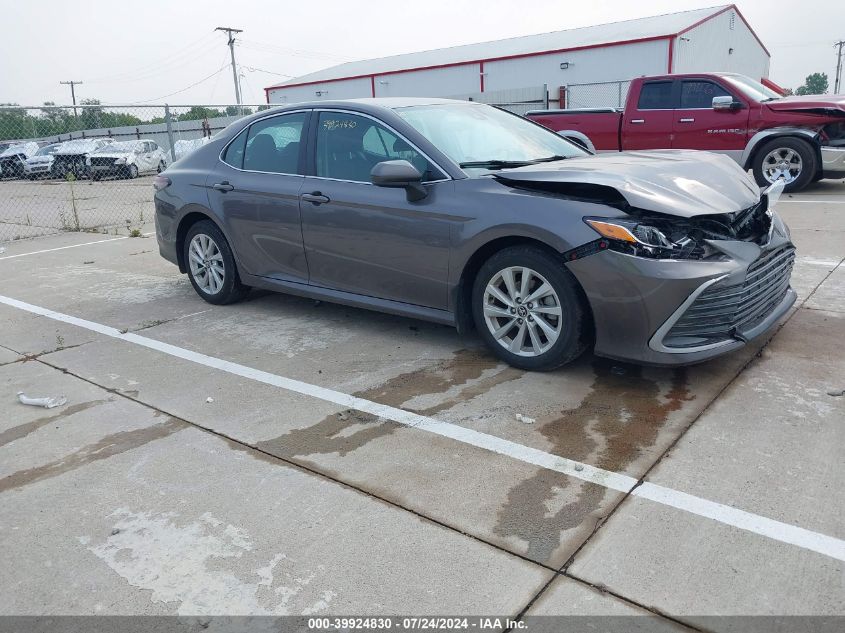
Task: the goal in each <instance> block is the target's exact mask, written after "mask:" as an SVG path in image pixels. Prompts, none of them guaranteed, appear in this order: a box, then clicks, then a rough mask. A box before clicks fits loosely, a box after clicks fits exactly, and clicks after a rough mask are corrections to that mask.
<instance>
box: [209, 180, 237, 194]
mask: <svg viewBox="0 0 845 633" xmlns="http://www.w3.org/2000/svg"><path fill="white" fill-rule="evenodd" d="M211 188H212V189H217V191H219V192H221V193H226V192H227V191H232V190H233V189H234V188H235V185H230V184H229V183H228V182H225V181H224V182H218V183H215V184H213V185H211Z"/></svg>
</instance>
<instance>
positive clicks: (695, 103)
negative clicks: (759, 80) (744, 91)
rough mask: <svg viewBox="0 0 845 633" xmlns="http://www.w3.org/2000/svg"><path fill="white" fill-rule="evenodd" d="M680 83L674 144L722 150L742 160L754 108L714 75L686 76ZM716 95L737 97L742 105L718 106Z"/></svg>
mask: <svg viewBox="0 0 845 633" xmlns="http://www.w3.org/2000/svg"><path fill="white" fill-rule="evenodd" d="M680 84H681V87H680V97H679V103H678V109H676V110H675V116H674V123H673V125H674V132H675V133H674V138H673V140H672V147H673V148H676V149H701V150H707V151H710V152H720V153H723V154H727V155H729V156H732V157H733V158H735V159H736V160H737V161H738V160H739V159H740V157H741V156H742V151H743V149H745V138H746V134H747V131H748V130H747V128H748V117H749V113H750V112H751V110H750V109H749V108H748V106H747V104H746V103H744V100H743V99H741V98H740V97H739V95H736V94H734V93H733V92H731V91H730V90H728V89H727V88H726V87H725V86H723V85H722V84H720V83H718V82H716V81H714V80H711V79H705V78H700V79H682V80H681V81H680ZM714 97H733V99H734V101H736V102H738V103H742V108H741V109H736V110H714V109H713V98H714Z"/></svg>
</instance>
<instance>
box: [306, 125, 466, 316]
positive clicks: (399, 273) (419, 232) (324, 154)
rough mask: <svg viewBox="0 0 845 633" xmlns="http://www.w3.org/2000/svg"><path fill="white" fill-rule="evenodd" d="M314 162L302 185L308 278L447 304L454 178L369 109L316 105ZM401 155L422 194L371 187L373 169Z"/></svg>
mask: <svg viewBox="0 0 845 633" xmlns="http://www.w3.org/2000/svg"><path fill="white" fill-rule="evenodd" d="M314 118H315V120H316V130H315V131H314V133H313V143H314V150H313V153H314V156H315V159H314V163H313V165H310V166H309V168H310V169H311V170H312V171H311V174H312V175H309V176H307V177H306V178H305V183H304V185H303V189H302V198H303V200H302V232H303V236H304V240H305V248H306V253H307V257H308V268H309V271H310V282H311V283H312V284H313V285H317V286H322V287H326V288H333V289H337V290H343V291H346V292H352V293H356V294H361V295H366V296H369V297H376V298H380V299H390V300H394V301H401V302H405V303H413V304H417V305H422V306H426V307H431V308H439V309H445V308H446V307H447V301H448V292H447V276H448V263H449V235H450V226H451V219H450V218H449V217H448V216H446V215H445V214H444V213H443V212H442V208H443V207H442V204H443V202H442V201H443V197H444V196H447V195H449V192H451V191H452V187H453V185H452V182H451V181H450V180H449V179H448V176H446V175H445V174H444V173H443V172H442V171H441V170H440V169H439V168H438V167H437V166H436V165H434V164H433V163H432V162H431V161H429V159H428V158H426V157H425V156H424V155H423V153H422V152H421V151H419V150H418V149H417V148H415V147H413V146H411V145H410V144H409V143H408V142H407V141H406V140H405V139H403V138H402V137H401V136H400V135H399V134H398V133H397V132H395V131H394V130H392V129H390V128H389V127H388V126H386V125H384V124H383V123H382V122H380V121H378V120H376V119H374V118H373V117H370V116H368V115H364V114H359V113H353V112H346V111H339V110H323V111H319V112H317V111H315V113H314ZM396 159H405V160H408V161H410V162H411V163H412V164H413V165H414V166H416V167H417V169H418V170H419V171H420V172H421V173H423V174H425V178H424V181H425V182H427V183H428V184H426V185H425V187H426V190H427V194H428V195H427V196H426V197H425V198H424V199H422V200H419V201H416V202H409V201H408V198H407V194H406V192H405V190H404V189H389V188H385V187H376V186H375V185H373V184H372V183H371V182H370V170H371V169H372V168H373V166H374V165H376V164H377V163H379V162H381V161H384V160H396Z"/></svg>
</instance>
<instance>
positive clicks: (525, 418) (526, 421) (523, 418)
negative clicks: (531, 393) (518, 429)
mask: <svg viewBox="0 0 845 633" xmlns="http://www.w3.org/2000/svg"><path fill="white" fill-rule="evenodd" d="M516 419H517V421H519V422H522V423H523V424H534V422H536V420H535V419H534V418H529V417H528V416H527V415H522V414H521V413H517V414H516Z"/></svg>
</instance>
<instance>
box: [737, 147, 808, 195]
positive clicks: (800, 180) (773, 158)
mask: <svg viewBox="0 0 845 633" xmlns="http://www.w3.org/2000/svg"><path fill="white" fill-rule="evenodd" d="M752 169H753V171H754V179H755V180H756V181H757V184H758V185H760V186H761V187H768V186H769V185H772V184H774V183H775V182H777V181H778V180H782V181H783V183H784V185H785V187H784V191H788V192H791V191H799V190H801V189H803V188H804V187H806V186H807V185H808V184H810V183H811V182H812V181H813V179H814V178H815V176H816V172H817V171H818V161H817V160H816V153H815V151H814V150H813V146H812V145H810V144H809V143H808V142H807V141H805V140H802V139H800V138H792V137H783V138H776V139H772V140H771V141H769V142H768V143H766V144H764V145H763V147H761V148H760V150H759V151H758V152H757V154H756V155H755V156H754V163H753V165H752Z"/></svg>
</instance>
